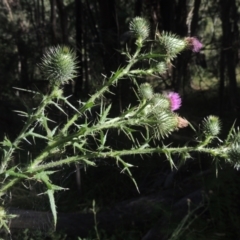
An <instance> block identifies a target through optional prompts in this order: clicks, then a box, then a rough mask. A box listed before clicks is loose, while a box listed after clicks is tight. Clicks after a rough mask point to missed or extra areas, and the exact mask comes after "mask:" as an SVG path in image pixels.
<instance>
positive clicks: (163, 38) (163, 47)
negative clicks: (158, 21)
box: [156, 32, 187, 60]
mask: <svg viewBox="0 0 240 240" xmlns="http://www.w3.org/2000/svg"><path fill="white" fill-rule="evenodd" d="M156 36H157V39H158V44H159V47H160V51H161V52H162V53H165V54H166V55H167V57H168V58H169V60H172V59H173V58H175V57H176V56H177V54H179V53H180V52H182V51H183V50H184V49H185V48H186V47H187V43H186V41H184V40H182V39H179V37H178V36H176V35H175V34H171V33H165V32H163V33H162V34H161V35H160V34H157V35H156Z"/></svg>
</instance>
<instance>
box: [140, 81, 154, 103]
mask: <svg viewBox="0 0 240 240" xmlns="http://www.w3.org/2000/svg"><path fill="white" fill-rule="evenodd" d="M139 93H140V95H141V97H142V99H151V98H152V97H153V89H152V86H151V85H150V84H149V83H142V84H141V85H140V87H139Z"/></svg>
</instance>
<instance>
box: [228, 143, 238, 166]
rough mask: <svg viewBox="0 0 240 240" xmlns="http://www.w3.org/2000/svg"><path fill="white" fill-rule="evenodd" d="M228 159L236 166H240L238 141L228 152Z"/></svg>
mask: <svg viewBox="0 0 240 240" xmlns="http://www.w3.org/2000/svg"><path fill="white" fill-rule="evenodd" d="M227 156H228V160H229V161H230V163H231V164H233V165H234V167H235V168H237V169H239V168H240V145H239V144H238V143H234V144H232V145H231V147H230V149H229V151H228V153H227Z"/></svg>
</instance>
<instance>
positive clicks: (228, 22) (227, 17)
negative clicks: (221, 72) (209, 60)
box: [220, 0, 239, 110]
mask: <svg viewBox="0 0 240 240" xmlns="http://www.w3.org/2000/svg"><path fill="white" fill-rule="evenodd" d="M220 6H221V20H222V35H223V36H222V49H223V55H224V56H223V59H224V64H225V65H226V69H227V76H228V83H229V98H230V104H231V108H232V109H233V110H237V108H238V104H239V103H238V97H237V79H236V63H237V59H236V58H237V50H235V49H234V44H235V42H236V41H238V27H237V21H238V14H237V10H236V8H237V7H236V1H235V0H220ZM221 81H223V80H221ZM221 84H222V83H221ZM221 91H222V90H221Z"/></svg>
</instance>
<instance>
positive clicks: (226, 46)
mask: <svg viewBox="0 0 240 240" xmlns="http://www.w3.org/2000/svg"><path fill="white" fill-rule="evenodd" d="M0 7H1V13H0V56H1V61H0V89H1V91H0V102H1V104H0V109H1V116H0V136H1V139H3V138H4V136H5V135H7V136H8V137H9V138H10V139H14V138H15V137H16V135H17V134H18V132H19V130H20V129H21V127H22V125H23V122H22V119H21V118H20V117H19V116H18V115H17V114H16V113H15V112H13V110H21V109H23V108H24V105H28V106H31V107H32V108H34V107H35V106H37V104H38V99H36V98H31V96H30V95H29V94H28V93H26V92H25V93H23V92H20V91H18V90H17V89H15V88H13V87H19V88H24V89H28V90H32V91H36V90H37V91H40V92H43V93H46V92H48V91H49V83H48V81H46V79H44V77H43V73H42V72H41V71H40V70H39V68H38V67H37V63H39V62H40V60H41V57H42V55H43V53H45V50H46V48H47V47H49V46H56V45H67V46H70V47H71V48H73V49H75V51H76V53H77V58H78V60H79V61H78V65H79V66H78V67H79V73H78V77H76V78H75V79H74V82H73V83H69V84H67V85H65V87H64V95H65V96H69V95H73V97H72V98H71V100H69V101H71V103H72V104H73V105H76V104H78V100H79V99H80V100H81V101H82V102H84V101H85V100H86V99H87V97H88V96H89V94H92V93H94V92H95V91H96V89H97V88H98V87H99V86H101V85H102V82H103V79H104V76H110V75H111V73H112V72H113V71H116V70H117V69H118V67H119V66H122V65H123V63H124V61H125V59H124V56H122V55H121V54H120V52H119V50H123V49H125V47H126V45H127V46H128V48H129V49H130V50H131V49H132V50H134V49H135V45H134V40H133V39H132V38H131V35H130V34H129V29H128V24H129V21H130V20H131V19H132V18H133V17H135V16H144V17H145V18H146V19H148V20H149V21H150V23H151V32H152V36H154V33H155V32H156V31H159V32H160V33H161V32H162V31H165V32H172V33H176V34H177V35H179V36H180V37H186V36H197V37H198V38H199V39H200V40H201V42H202V43H203V44H204V48H203V49H202V51H201V52H200V53H192V52H191V51H185V52H183V53H182V54H181V55H179V56H178V58H177V59H174V62H173V63H172V65H171V66H169V70H168V72H167V73H166V74H164V75H159V76H158V75H155V76H151V77H146V78H145V77H142V79H140V80H142V81H148V82H149V83H151V84H152V85H153V86H154V88H155V90H156V91H164V90H174V91H177V92H179V93H180V95H181V96H182V99H183V105H182V108H181V110H180V111H179V112H180V114H181V115H184V116H185V117H186V118H187V119H188V120H189V121H190V122H191V124H192V125H193V126H194V127H195V128H198V126H199V123H200V121H201V120H202V119H203V118H204V117H206V116H207V115H209V114H214V115H218V116H220V117H221V119H222V125H223V133H222V137H224V136H225V135H226V134H227V132H228V130H229V128H230V127H231V126H232V124H233V122H234V121H236V125H238V114H239V106H240V105H239V103H240V102H239V90H238V84H239V77H238V73H239V64H238V61H239V11H240V9H239V7H240V1H239V0H217V1H207V0H167V1H166V0H128V1H125V0H97V1H94V0H75V1H74V0H50V1H46V0H34V1H28V0H1V1H0ZM131 90H132V85H131V82H130V81H124V82H121V83H120V84H119V85H117V86H116V87H113V88H112V89H111V91H112V92H113V93H114V94H109V95H107V98H106V103H110V102H111V103H112V104H113V109H114V110H113V111H112V112H111V115H112V116H117V115H118V114H119V113H120V112H122V110H123V109H124V108H125V107H126V106H127V105H128V104H129V103H130V102H131V103H135V102H136V101H137V99H135V97H134V96H133V94H132V91H131ZM20 100H21V101H20ZM69 111H71V109H69ZM96 111H97V110H96ZM51 117H52V118H53V119H55V120H56V121H59V122H61V121H62V119H61V115H57V113H55V112H54V111H53V112H51ZM95 117H96V116H95V114H94V113H93V115H92V118H93V119H94V118H95ZM224 130H225V131H224ZM191 137H192V130H191V129H190V128H186V129H184V130H180V131H178V132H175V133H174V134H173V135H172V136H171V137H170V138H168V139H166V140H165V144H169V143H172V144H173V146H178V145H180V144H184V143H185V142H187V141H189V140H190V138H191ZM110 140H111V144H113V145H114V146H115V147H117V148H119V149H120V148H121V147H122V146H125V145H126V144H128V143H127V142H126V139H125V138H123V137H122V136H119V135H117V134H115V133H110ZM35 148H41V145H37V146H33V147H32V148H29V151H28V152H26V153H25V154H26V155H27V154H28V155H29V154H33V155H34V151H35V150H36V149H35ZM21 158H23V156H21ZM128 160H129V162H131V163H133V164H134V165H137V166H138V168H135V169H134V170H133V175H134V177H135V179H136V181H137V183H138V186H139V190H140V193H138V192H137V190H136V188H135V187H134V185H133V184H132V181H131V180H130V179H129V177H128V176H126V175H124V174H121V173H120V169H119V168H118V166H116V165H115V164H113V163H112V162H111V161H108V160H99V161H97V163H98V167H97V168H87V169H84V168H80V169H77V170H76V167H77V168H78V167H79V166H69V167H66V169H65V171H64V172H61V173H56V178H55V180H56V181H59V185H61V186H63V187H66V188H69V190H68V191H66V192H61V193H59V194H58V195H57V197H56V199H57V206H58V212H60V213H63V214H64V213H67V214H70V213H76V212H78V213H81V214H84V217H82V218H81V217H79V216H78V217H76V216H75V215H74V216H73V217H71V219H72V222H71V224H72V225H73V226H75V229H78V228H79V225H81V224H83V222H85V224H86V227H85V229H86V231H85V232H84V231H83V232H82V234H79V232H80V231H79V232H77V233H75V232H74V230H73V229H70V230H69V232H68V233H67V234H69V235H71V233H72V235H74V236H73V238H74V237H75V238H76V237H77V236H79V237H82V238H83V237H85V238H87V237H88V239H144V240H150V239H238V238H239V235H240V232H239V227H238V226H239V224H240V219H239V214H238V213H239V210H240V209H239V205H238V199H239V194H240V189H239V186H240V184H239V172H238V171H237V170H236V169H233V168H232V167H229V166H228V165H226V164H225V163H223V162H221V163H220V165H219V166H217V169H218V172H217V174H216V166H215V164H213V163H212V159H211V158H209V156H208V155H204V154H201V155H198V154H195V155H194V156H193V159H191V160H189V161H187V163H186V164H185V165H183V166H181V167H180V168H179V169H178V170H177V171H176V170H172V169H171V167H170V165H169V163H168V162H167V161H166V158H165V157H164V156H162V157H159V156H158V155H157V156H155V155H151V156H147V157H144V158H143V159H142V158H139V157H130V158H129V159H128ZM174 161H176V162H178V161H179V159H178V158H177V157H176V159H174ZM76 173H80V176H79V175H77V176H76ZM76 179H77V180H76ZM79 180H80V182H79ZM39 188H41V186H40V185H38V184H37V183H36V184H35V185H31V186H27V187H19V188H14V189H13V190H12V192H11V193H9V196H7V199H6V202H8V203H9V207H15V208H19V209H29V210H37V211H49V206H48V200H47V198H46V196H44V195H38V194H37V193H39V190H40V191H41V189H39ZM11 196H14V198H13V197H11ZM45 198H46V199H45ZM11 199H14V200H12V201H11ZM93 200H95V204H96V205H95V206H94V207H93ZM119 209H120V211H118V210H119ZM93 210H94V211H93ZM95 211H96V215H97V216H98V215H99V218H98V221H97V222H98V223H99V224H98V225H97V224H96V223H94V221H93V219H94V218H93V216H94V212H95ZM127 213H129V215H128V214H127ZM65 216H66V215H62V218H61V215H60V223H59V224H61V222H62V223H63V224H64V221H66V220H64V217H65ZM80 216H81V215H80ZM121 217H122V219H123V220H121ZM68 221H69V218H68ZM96 225H97V226H98V229H97V230H98V231H97V232H98V234H99V235H97V234H96V231H95V230H94V226H95V227H96ZM58 229H61V225H59V226H58ZM164 230H166V231H164ZM17 234H21V236H24V237H25V238H26V239H30V238H31V237H32V236H31V235H32V234H33V233H32V231H30V232H29V231H25V232H24V233H22V232H21V233H17ZM64 234H66V233H63V235H61V236H60V237H59V239H64V238H65V239H67V237H66V236H65V237H64ZM54 237H55V238H56V239H57V237H58V236H56V235H55V236H54ZM54 237H53V238H54ZM40 238H42V236H41V237H40ZM13 239H14V237H13ZM16 239H17V237H16ZM33 239H37V235H36V234H35V235H34V237H33Z"/></svg>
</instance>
